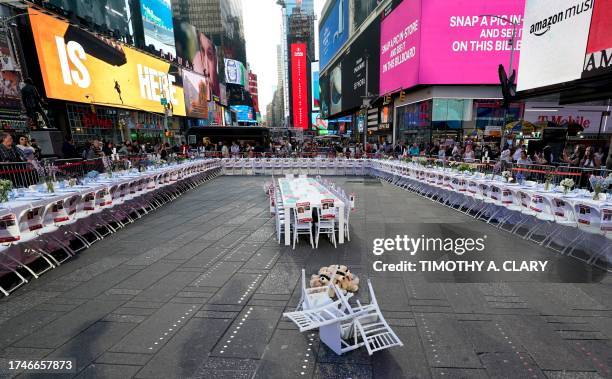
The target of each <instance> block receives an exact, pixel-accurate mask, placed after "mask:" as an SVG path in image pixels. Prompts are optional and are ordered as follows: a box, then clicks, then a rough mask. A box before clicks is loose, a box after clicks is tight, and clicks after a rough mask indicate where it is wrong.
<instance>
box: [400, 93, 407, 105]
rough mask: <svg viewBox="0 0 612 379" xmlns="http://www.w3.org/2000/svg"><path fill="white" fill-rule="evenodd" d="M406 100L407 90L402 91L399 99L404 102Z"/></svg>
mask: <svg viewBox="0 0 612 379" xmlns="http://www.w3.org/2000/svg"><path fill="white" fill-rule="evenodd" d="M404 100H406V92H404V91H401V92H400V95H399V101H400V102H404Z"/></svg>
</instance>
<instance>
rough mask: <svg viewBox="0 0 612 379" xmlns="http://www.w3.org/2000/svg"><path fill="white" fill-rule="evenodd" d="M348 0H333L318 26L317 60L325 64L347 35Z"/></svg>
mask: <svg viewBox="0 0 612 379" xmlns="http://www.w3.org/2000/svg"><path fill="white" fill-rule="evenodd" d="M348 3H349V1H348V0H334V1H332V3H331V5H330V6H329V10H328V12H327V14H326V15H324V16H323V17H322V19H321V23H320V27H319V45H320V46H319V62H320V64H321V67H322V68H324V67H325V66H327V64H328V63H329V61H330V60H331V59H332V58H333V57H334V55H335V54H336V53H337V52H338V50H339V49H340V48H341V47H342V45H344V43H345V42H346V41H347V39H348V35H349V16H348V14H349V11H348V8H349V4H348Z"/></svg>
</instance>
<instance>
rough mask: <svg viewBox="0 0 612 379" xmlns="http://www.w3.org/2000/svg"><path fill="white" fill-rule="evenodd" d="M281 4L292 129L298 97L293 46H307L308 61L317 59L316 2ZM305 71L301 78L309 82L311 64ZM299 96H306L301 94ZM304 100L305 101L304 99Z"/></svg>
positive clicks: (294, 0)
mask: <svg viewBox="0 0 612 379" xmlns="http://www.w3.org/2000/svg"><path fill="white" fill-rule="evenodd" d="M279 4H280V5H281V7H282V12H283V13H282V15H283V25H282V27H283V30H282V31H283V34H282V38H281V41H282V42H281V43H282V53H283V68H284V75H283V79H284V82H285V88H284V95H285V96H284V101H285V113H286V118H287V120H288V125H289V126H290V127H293V126H295V123H296V122H295V119H294V118H295V111H296V110H295V109H292V108H295V106H292V104H296V102H295V101H294V97H295V96H298V91H296V88H294V87H295V86H294V83H293V81H292V76H293V77H295V75H292V74H294V72H293V70H294V67H292V57H291V46H292V45H296V44H299V45H300V46H301V45H302V44H304V45H306V61H307V62H311V61H313V60H314V59H315V51H314V43H315V36H314V30H315V29H314V21H315V14H314V0H284V1H280V2H279ZM304 68H305V70H304V71H302V72H301V73H300V77H301V78H306V79H304V81H307V80H308V79H307V78H309V77H310V64H309V63H307V64H306V66H305V67H304ZM302 84H303V85H306V84H307V83H305V82H304V83H300V85H302ZM299 96H302V97H303V96H304V94H303V93H301V94H300V95H299ZM302 100H303V99H302Z"/></svg>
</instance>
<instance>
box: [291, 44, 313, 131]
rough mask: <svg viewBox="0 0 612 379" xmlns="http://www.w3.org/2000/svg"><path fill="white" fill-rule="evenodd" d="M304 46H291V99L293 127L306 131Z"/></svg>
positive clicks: (306, 71)
mask: <svg viewBox="0 0 612 379" xmlns="http://www.w3.org/2000/svg"><path fill="white" fill-rule="evenodd" d="M306 49H307V47H306V44H305V43H292V44H291V98H292V110H293V127H294V128H299V129H308V123H309V120H308V118H309V117H308V76H307V75H308V67H307V66H306V63H307V62H306Z"/></svg>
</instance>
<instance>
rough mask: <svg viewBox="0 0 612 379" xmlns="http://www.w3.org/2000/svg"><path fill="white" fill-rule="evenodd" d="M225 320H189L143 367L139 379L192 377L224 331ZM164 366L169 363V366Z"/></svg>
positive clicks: (226, 325) (226, 321) (226, 323)
mask: <svg viewBox="0 0 612 379" xmlns="http://www.w3.org/2000/svg"><path fill="white" fill-rule="evenodd" d="M229 325H230V321H229V320H227V319H201V318H198V319H192V320H190V321H189V322H188V323H187V324H186V325H185V326H184V327H182V328H181V330H180V331H179V332H178V333H177V334H176V335H174V336H173V337H172V338H171V339H170V340H169V341H168V342H167V343H166V344H165V345H164V346H163V347H162V348H161V350H159V351H158V352H157V353H156V354H155V356H154V357H153V358H151V360H150V361H149V362H148V363H147V365H146V366H145V367H143V368H142V370H140V371H139V372H138V375H137V377H139V378H185V377H191V376H193V375H194V374H195V373H196V371H197V369H198V368H199V367H200V365H201V364H202V360H203V358H204V357H206V356H207V355H208V353H209V352H210V351H211V350H212V348H213V346H215V344H216V343H217V341H218V340H219V338H220V337H221V335H222V334H223V333H224V331H225V329H226V328H227V327H228V326H229ZM168 362H173V364H171V365H169V364H168Z"/></svg>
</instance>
